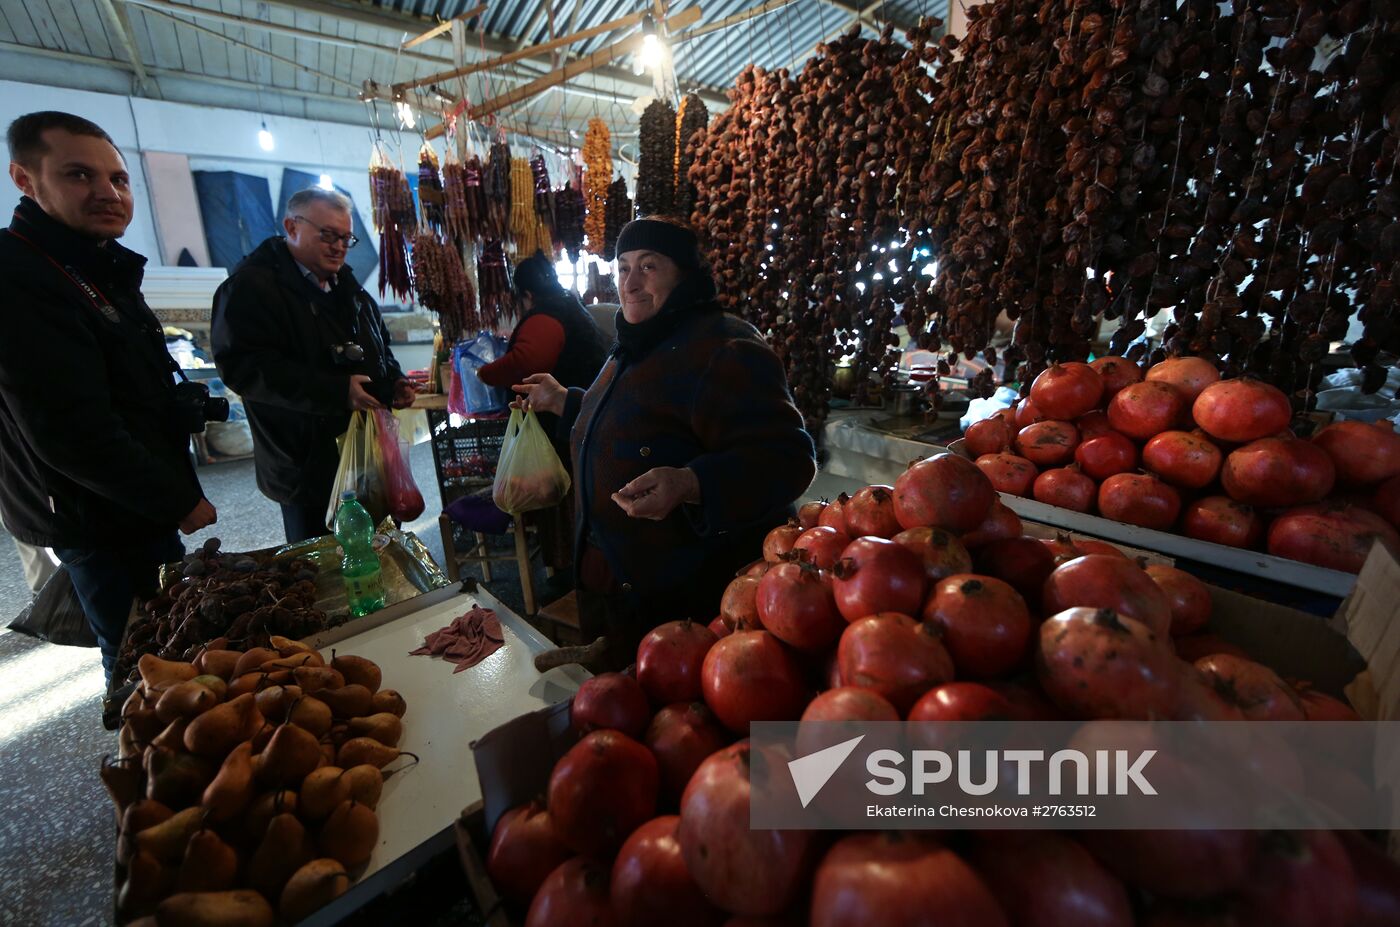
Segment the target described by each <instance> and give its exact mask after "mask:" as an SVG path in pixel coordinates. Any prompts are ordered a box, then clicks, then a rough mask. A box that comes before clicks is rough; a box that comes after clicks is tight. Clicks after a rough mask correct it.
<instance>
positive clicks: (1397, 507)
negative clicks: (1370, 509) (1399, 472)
mask: <svg viewBox="0 0 1400 927" xmlns="http://www.w3.org/2000/svg"><path fill="white" fill-rule="evenodd" d="M1371 504H1372V505H1373V506H1375V509H1376V512H1377V513H1378V514H1379V515H1380V516H1381V517H1382V518H1384V519H1385V520H1386V521H1388V522H1390V523H1391V525H1392V526H1394V527H1395V528H1400V476H1392V477H1391V478H1390V479H1388V480H1386V481H1385V482H1384V483H1382V484H1380V485H1379V486H1377V487H1376V494H1375V495H1374V496H1372V497H1371Z"/></svg>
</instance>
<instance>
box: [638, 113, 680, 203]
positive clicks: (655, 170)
mask: <svg viewBox="0 0 1400 927" xmlns="http://www.w3.org/2000/svg"><path fill="white" fill-rule="evenodd" d="M638 147H640V148H641V150H642V153H641V157H640V159H639V160H638V162H637V212H638V213H639V214H640V215H643V216H657V215H669V214H670V213H672V212H674V211H675V194H676V110H675V108H674V107H673V106H671V104H670V103H668V102H666V101H665V100H653V101H651V102H650V103H648V104H647V108H646V109H645V110H643V111H642V120H641V129H640V136H639V139H638Z"/></svg>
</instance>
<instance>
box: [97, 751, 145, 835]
mask: <svg viewBox="0 0 1400 927" xmlns="http://www.w3.org/2000/svg"><path fill="white" fill-rule="evenodd" d="M111 760H112V757H111V756H110V755H109V756H104V757H103V758H102V771H101V773H100V775H101V776H102V784H103V785H105V786H107V794H108V795H110V796H111V798H112V804H114V805H116V810H117V820H118V822H120V820H121V816H122V813H123V812H124V811H125V810H126V808H127V806H128V805H130V804H131V803H132V802H134V801H136V800H137V799H139V798H144V797H145V795H146V773H145V772H144V771H143V770H142V769H141V764H140V763H139V762H137V761H136V758H135V757H127V758H126V759H124V760H123V759H119V760H117V761H116V762H115V763H114V762H111Z"/></svg>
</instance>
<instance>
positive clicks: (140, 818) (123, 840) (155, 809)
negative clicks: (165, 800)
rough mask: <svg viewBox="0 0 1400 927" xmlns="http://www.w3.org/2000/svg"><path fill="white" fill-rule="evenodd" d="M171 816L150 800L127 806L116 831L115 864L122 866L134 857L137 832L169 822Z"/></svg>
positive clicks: (169, 811) (165, 809) (168, 810)
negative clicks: (162, 822)
mask: <svg viewBox="0 0 1400 927" xmlns="http://www.w3.org/2000/svg"><path fill="white" fill-rule="evenodd" d="M173 814H174V812H173V811H171V810H170V809H169V808H167V807H166V806H165V805H162V804H161V803H160V802H158V801H155V800H154V799H150V798H141V799H138V800H136V801H134V802H132V803H131V804H129V805H127V806H126V811H124V812H122V820H121V827H120V829H119V830H118V831H117V863H118V864H120V865H123V866H124V865H126V864H127V863H128V862H130V860H131V858H132V857H133V856H135V855H136V835H137V834H138V833H139V832H141V831H143V830H145V829H146V828H148V827H154V826H155V825H157V824H159V823H160V822H161V821H168V820H170V817H171V816H172V815H173Z"/></svg>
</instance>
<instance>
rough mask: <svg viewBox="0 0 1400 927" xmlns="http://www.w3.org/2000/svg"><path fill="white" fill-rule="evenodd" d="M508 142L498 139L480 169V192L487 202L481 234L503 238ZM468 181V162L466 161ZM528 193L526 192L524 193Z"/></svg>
mask: <svg viewBox="0 0 1400 927" xmlns="http://www.w3.org/2000/svg"><path fill="white" fill-rule="evenodd" d="M511 161H512V159H511V156H510V145H508V144H506V143H505V142H504V141H498V142H496V143H495V144H493V145H492V146H491V152H490V154H489V156H488V157H487V160H486V165H485V166H484V167H483V168H482V171H481V192H482V198H483V201H484V203H485V206H486V212H485V213H483V218H484V220H485V221H484V222H483V223H482V226H481V237H482V238H498V239H499V238H505V237H506V236H507V235H508V234H509V233H510V210H511V194H512V191H511V175H512V172H513V165H512V163H511ZM467 169H468V183H469V184H470V176H471V175H470V170H471V163H470V162H468V164H467ZM526 195H527V196H528V195H529V194H528V193H527V194H526Z"/></svg>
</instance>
